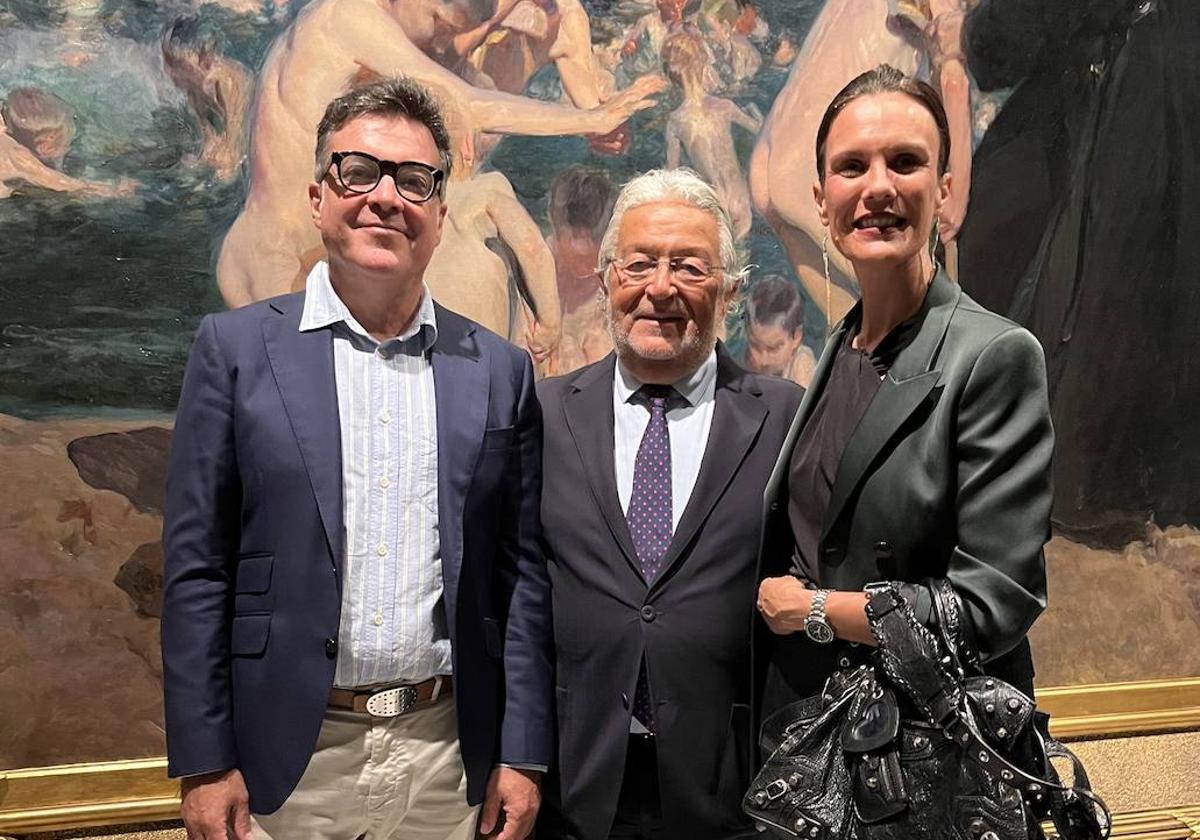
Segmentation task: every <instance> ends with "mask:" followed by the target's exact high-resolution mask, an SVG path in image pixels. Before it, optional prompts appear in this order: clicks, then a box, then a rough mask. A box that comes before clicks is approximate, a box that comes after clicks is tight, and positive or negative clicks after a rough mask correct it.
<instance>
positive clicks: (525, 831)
mask: <svg viewBox="0 0 1200 840" xmlns="http://www.w3.org/2000/svg"><path fill="white" fill-rule="evenodd" d="M541 783H542V774H541V773H539V772H538V771H537V770H518V769H517V768H515V767H497V768H496V769H495V770H493V771H492V775H491V777H490V778H489V779H488V784H487V793H486V794H485V795H484V799H483V812H482V813H481V814H480V817H479V835H478V836H479V837H489V838H495V840H525V838H526V837H528V836H529V835H530V834H531V833H532V832H533V824H534V821H535V820H536V819H537V812H538V808H539V807H541V804H542V794H541V790H540V785H541ZM502 811H503V813H504V823H503V826H502V829H501V830H500V832H499V833H493V832H495V831H496V828H497V822H498V820H499V817H500V813H501V812H502Z"/></svg>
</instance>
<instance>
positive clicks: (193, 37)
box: [162, 16, 253, 181]
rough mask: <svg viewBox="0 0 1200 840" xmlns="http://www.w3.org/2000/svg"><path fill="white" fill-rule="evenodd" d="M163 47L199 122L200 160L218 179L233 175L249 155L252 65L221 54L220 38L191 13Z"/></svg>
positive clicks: (165, 38)
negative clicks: (248, 116) (200, 137)
mask: <svg viewBox="0 0 1200 840" xmlns="http://www.w3.org/2000/svg"><path fill="white" fill-rule="evenodd" d="M162 52H163V66H164V67H165V68H166V71H167V75H168V76H170V77H171V81H172V82H174V83H175V86H176V87H177V88H179V89H180V90H181V91H183V94H184V96H186V97H187V102H188V108H189V110H190V111H191V112H192V116H193V117H195V119H196V121H197V122H198V123H199V124H200V133H201V135H202V137H203V144H202V145H201V147H200V155H199V160H200V162H201V163H203V164H205V165H207V166H209V167H211V168H212V170H213V174H214V175H215V176H216V177H217V179H218V180H220V181H232V180H233V179H234V178H235V177H237V174H238V170H239V169H240V168H241V165H242V161H243V160H245V158H246V112H247V110H248V108H249V105H250V92H251V90H252V85H253V80H252V79H251V76H250V71H249V70H247V69H246V67H245V65H243V64H242V63H241V62H239V61H234V60H233V59H230V58H226V57H225V56H223V55H221V54H220V53H219V52H218V50H217V46H216V41H215V39H214V38H213V37H212V36H211V35H207V34H206V33H204V32H203V31H202V27H201V24H200V21H199V20H198V19H197V18H195V17H191V16H189V17H183V18H180V19H179V20H177V21H175V22H174V23H173V24H171V25H170V26H168V27H167V28H166V30H165V31H164V32H163V38H162Z"/></svg>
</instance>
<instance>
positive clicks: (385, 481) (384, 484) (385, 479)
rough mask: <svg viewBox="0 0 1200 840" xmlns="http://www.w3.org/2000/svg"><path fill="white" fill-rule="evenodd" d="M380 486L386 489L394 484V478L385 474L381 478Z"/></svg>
mask: <svg viewBox="0 0 1200 840" xmlns="http://www.w3.org/2000/svg"><path fill="white" fill-rule="evenodd" d="M379 486H380V487H382V488H383V489H384V490H386V489H388V488H389V487H391V486H392V480H391V479H390V478H388V477H387V476H386V475H385V476H384V477H383V478H381V479H379Z"/></svg>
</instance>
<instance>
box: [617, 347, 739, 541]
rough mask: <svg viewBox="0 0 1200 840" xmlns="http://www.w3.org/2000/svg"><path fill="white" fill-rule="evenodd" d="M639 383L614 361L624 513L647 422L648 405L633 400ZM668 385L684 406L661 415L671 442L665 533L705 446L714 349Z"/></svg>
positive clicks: (714, 368)
mask: <svg viewBox="0 0 1200 840" xmlns="http://www.w3.org/2000/svg"><path fill="white" fill-rule="evenodd" d="M643 384H644V383H643V382H640V381H638V379H637V378H636V377H635V376H634V375H633V374H632V373H630V372H629V371H628V370H627V369H626V368H625V366H624V365H622V364H621V361H620V359H618V360H617V365H616V373H615V374H614V375H613V456H614V458H615V459H616V468H617V497H618V498H619V499H620V500H621V510H624V511H628V510H629V500H630V498H631V497H632V496H633V465H634V462H635V461H636V460H637V452H638V447H640V446H641V444H642V435H643V434H645V431H646V425H647V424H648V423H649V422H650V406H648V405H646V404H645V403H644V402H640V401H638V400H634V399H633V395H634V394H635V393H636V392H637V389H638V388H640V387H642V385H643ZM671 387H673V388H674V389H675V390H676V391H678V392H679V394H680V396H682V397H683V400H684V402H685V403H686V404H684V405H677V406H676V407H674V408H671V409H669V410H668V411H667V434H668V435H669V436H670V438H671V532H672V533H674V531H675V528H676V527H678V525H679V518H680V517H681V516H682V515H683V509H684V508H685V507H687V503H688V499H690V498H691V496H692V489H693V488H694V487H695V486H696V478H697V477H698V476H699V475H700V464H701V463H703V461H704V450H705V449H706V448H707V446H708V432H709V429H710V428H711V427H712V416H713V395H714V394H715V393H716V389H717V351H716V350H713V352H711V353H709V355H708V358H706V359H705V360H704V362H703V363H702V364H701V365H700V367H698V368H696V370H695V371H693V372H692V374H691V375H690V376H686V377H684V378H683V379H680V380H679V381H678V382H672V383H671Z"/></svg>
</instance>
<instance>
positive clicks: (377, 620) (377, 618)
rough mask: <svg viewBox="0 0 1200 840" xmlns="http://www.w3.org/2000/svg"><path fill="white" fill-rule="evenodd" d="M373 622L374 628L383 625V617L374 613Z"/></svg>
mask: <svg viewBox="0 0 1200 840" xmlns="http://www.w3.org/2000/svg"><path fill="white" fill-rule="evenodd" d="M374 621H375V626H376V627H378V626H380V625H381V624H383V616H381V615H380V614H379V613H375V619H374Z"/></svg>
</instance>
